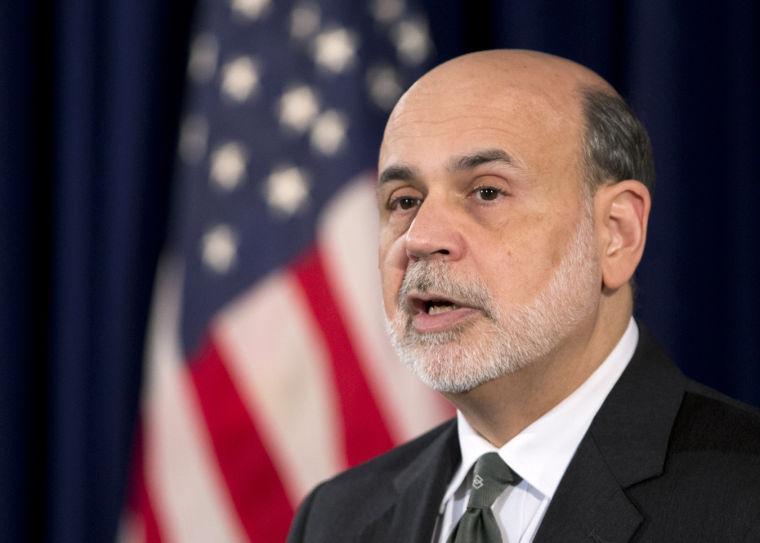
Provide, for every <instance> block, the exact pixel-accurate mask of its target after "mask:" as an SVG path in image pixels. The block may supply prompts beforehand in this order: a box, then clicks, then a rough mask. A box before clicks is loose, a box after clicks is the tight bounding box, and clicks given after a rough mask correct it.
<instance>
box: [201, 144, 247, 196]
mask: <svg viewBox="0 0 760 543" xmlns="http://www.w3.org/2000/svg"><path fill="white" fill-rule="evenodd" d="M247 160H248V156H247V153H246V151H245V148H244V147H243V146H242V145H241V144H240V143H238V142H228V143H225V144H223V145H221V146H219V147H217V148H216V149H215V150H214V152H213V153H212V154H211V172H210V175H211V180H212V181H214V183H216V184H217V186H219V187H220V188H223V189H226V190H233V189H234V188H236V187H237V186H238V185H239V184H240V182H241V181H242V180H243V176H244V175H245V169H246V161H247Z"/></svg>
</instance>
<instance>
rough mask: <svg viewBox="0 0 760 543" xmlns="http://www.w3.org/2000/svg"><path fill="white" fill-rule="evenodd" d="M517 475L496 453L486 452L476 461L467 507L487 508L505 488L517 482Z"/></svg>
mask: <svg viewBox="0 0 760 543" xmlns="http://www.w3.org/2000/svg"><path fill="white" fill-rule="evenodd" d="M517 479H518V477H517V475H515V473H514V472H513V471H512V470H511V469H509V466H508V465H507V464H505V463H504V460H502V459H501V457H500V456H499V455H498V454H497V453H495V452H490V453H486V454H484V455H483V456H481V457H480V458H478V460H477V462H475V467H474V468H473V472H472V488H471V489H470V490H471V493H470V500H469V501H468V502H467V507H474V508H477V509H486V508H489V507H491V505H493V502H494V501H495V500H496V498H498V497H499V495H500V494H501V493H502V492H504V489H505V488H507V486H509V485H511V484H515V483H516V482H517Z"/></svg>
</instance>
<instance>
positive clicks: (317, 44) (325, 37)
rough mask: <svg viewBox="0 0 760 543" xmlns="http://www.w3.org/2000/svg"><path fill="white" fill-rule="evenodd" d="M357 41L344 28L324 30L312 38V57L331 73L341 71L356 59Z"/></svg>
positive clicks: (352, 34)
mask: <svg viewBox="0 0 760 543" xmlns="http://www.w3.org/2000/svg"><path fill="white" fill-rule="evenodd" d="M357 41H358V40H357V38H356V35H355V34H354V33H353V32H349V31H348V30H346V29H345V28H334V29H332V30H325V31H324V32H321V33H320V34H318V35H317V37H316V38H314V59H315V60H316V62H317V64H319V65H320V66H322V67H323V68H325V69H327V70H329V71H331V72H333V73H340V72H343V71H344V70H345V69H346V68H348V67H349V66H350V65H351V64H353V62H354V60H355V59H356V46H357Z"/></svg>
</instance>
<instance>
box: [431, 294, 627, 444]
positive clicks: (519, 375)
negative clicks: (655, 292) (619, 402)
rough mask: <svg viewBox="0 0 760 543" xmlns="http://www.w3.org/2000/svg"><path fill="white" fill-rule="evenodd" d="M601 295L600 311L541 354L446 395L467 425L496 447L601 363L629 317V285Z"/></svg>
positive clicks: (613, 345)
mask: <svg viewBox="0 0 760 543" xmlns="http://www.w3.org/2000/svg"><path fill="white" fill-rule="evenodd" d="M625 290H626V292H622V291H623V289H621V290H620V291H618V292H615V293H612V294H609V295H605V296H603V299H602V303H601V304H600V307H599V311H597V313H596V314H595V315H594V316H592V317H591V318H589V319H588V320H587V321H585V322H582V323H580V324H579V325H578V327H577V328H576V330H575V332H574V334H573V335H572V337H567V338H564V339H563V340H562V341H561V342H560V343H559V344H558V345H557V347H556V348H555V349H554V350H553V351H552V352H551V353H549V355H547V356H546V357H544V358H543V359H540V360H535V361H533V362H531V364H530V365H528V366H526V367H525V368H523V369H521V370H519V371H518V372H516V373H514V374H510V375H504V376H502V377H499V378H497V379H493V380H491V381H488V382H487V383H484V384H482V385H480V386H479V387H477V388H475V389H473V390H470V391H468V392H464V393H461V394H447V395H446V397H447V398H448V399H449V400H450V401H451V402H452V403H453V404H454V405H455V406H456V407H457V408H458V409H459V410H460V411H461V412H462V414H463V415H464V416H465V418H466V419H467V421H468V422H469V423H470V425H471V426H472V427H473V428H474V429H475V430H477V432H478V433H479V434H481V435H482V436H483V437H484V438H485V439H487V440H488V441H489V442H490V443H492V444H493V445H494V446H496V447H501V446H502V445H504V444H505V443H506V442H508V441H509V440H510V439H512V438H513V437H515V436H516V435H517V434H519V433H520V432H521V431H522V430H524V429H525V428H526V427H528V426H529V425H530V424H532V423H533V422H534V421H535V420H537V419H538V418H540V417H541V416H542V415H544V414H545V413H546V412H547V411H549V410H550V409H552V408H553V407H554V406H555V405H557V404H558V403H560V402H561V401H562V400H564V399H565V398H567V397H568V396H569V395H570V394H571V393H572V392H573V391H575V390H576V389H577V388H578V387H579V386H580V385H582V384H583V383H584V382H585V381H586V379H588V378H589V376H591V374H592V373H593V372H594V371H595V370H596V369H597V368H598V367H599V366H600V365H601V364H602V362H603V361H604V360H605V359H606V358H607V356H608V355H609V354H610V352H611V351H612V349H614V347H615V345H616V344H617V343H618V341H619V340H620V338H621V337H622V335H623V333H624V332H625V329H626V327H627V326H628V321H629V320H630V316H631V311H632V303H631V293H630V288H629V287H626V289H625Z"/></svg>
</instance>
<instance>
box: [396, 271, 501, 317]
mask: <svg viewBox="0 0 760 543" xmlns="http://www.w3.org/2000/svg"><path fill="white" fill-rule="evenodd" d="M412 292H419V293H422V294H424V293H428V292H433V293H435V294H437V295H440V296H443V297H445V298H451V299H452V300H457V301H458V302H460V303H462V304H465V305H468V306H470V307H474V308H477V309H479V310H481V311H482V312H483V313H484V314H485V315H486V316H487V317H489V318H491V319H494V310H493V301H492V300H493V299H492V297H491V295H490V293H489V292H488V289H487V288H486V286H485V285H484V284H483V283H482V282H481V281H480V280H477V279H466V280H462V279H457V278H454V277H452V275H451V269H450V268H449V265H448V264H446V263H444V262H440V261H426V260H417V261H416V262H411V263H410V264H409V265H408V266H407V268H406V272H405V273H404V280H403V282H402V283H401V288H400V289H399V293H398V305H399V307H401V308H403V309H404V310H405V311H406V312H407V313H409V312H411V311H412V307H411V305H410V303H409V295H410V294H411V293H412Z"/></svg>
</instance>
